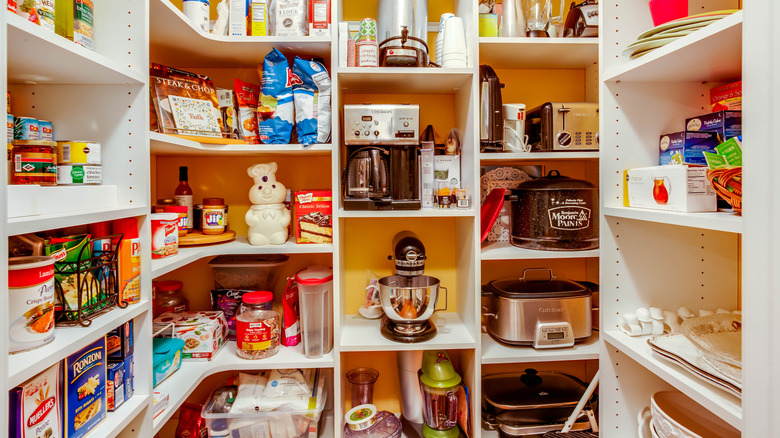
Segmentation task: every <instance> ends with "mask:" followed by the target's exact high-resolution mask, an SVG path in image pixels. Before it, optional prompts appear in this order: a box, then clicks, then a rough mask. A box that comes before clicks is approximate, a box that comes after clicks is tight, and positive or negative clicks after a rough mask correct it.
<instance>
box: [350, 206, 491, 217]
mask: <svg viewBox="0 0 780 438" xmlns="http://www.w3.org/2000/svg"><path fill="white" fill-rule="evenodd" d="M476 214H477V212H476V210H474V209H473V208H463V209H461V208H423V209H420V210H373V211H372V210H344V209H339V211H338V217H339V218H383V217H385V218H394V217H398V218H401V217H473V216H474V215H476Z"/></svg>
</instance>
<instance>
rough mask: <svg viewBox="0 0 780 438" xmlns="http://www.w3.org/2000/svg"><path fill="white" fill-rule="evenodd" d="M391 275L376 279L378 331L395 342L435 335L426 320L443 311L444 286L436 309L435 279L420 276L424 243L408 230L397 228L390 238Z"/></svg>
mask: <svg viewBox="0 0 780 438" xmlns="http://www.w3.org/2000/svg"><path fill="white" fill-rule="evenodd" d="M393 248H394V250H393V251H394V252H393V255H392V256H388V259H389V260H395V274H396V275H391V276H389V277H382V278H380V279H379V298H380V300H381V302H382V310H384V312H385V316H384V317H383V318H382V327H381V333H382V336H384V337H385V338H387V339H390V340H391V341H395V342H404V343H414V342H424V341H427V340H430V339H432V338H433V337H434V336H436V326H435V325H434V324H433V322H432V321H431V320H430V318H431V317H432V316H433V314H434V313H435V312H439V311H442V310H447V288H445V287H443V286H441V289H444V293H445V295H444V308H443V309H437V308H436V303H437V301H438V299H439V287H440V286H439V279H438V278H435V277H429V276H427V275H422V274H423V271H424V268H425V246H424V245H423V243H422V241H420V239H419V238H418V237H417V235H415V234H414V233H412V232H411V231H401V232H400V233H398V234H396V235H395V237H394V238H393Z"/></svg>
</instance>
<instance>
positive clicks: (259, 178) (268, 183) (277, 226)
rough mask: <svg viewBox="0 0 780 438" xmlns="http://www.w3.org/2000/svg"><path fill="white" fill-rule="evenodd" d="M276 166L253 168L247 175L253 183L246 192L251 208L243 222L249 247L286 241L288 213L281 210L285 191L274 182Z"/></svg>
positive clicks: (262, 165)
mask: <svg viewBox="0 0 780 438" xmlns="http://www.w3.org/2000/svg"><path fill="white" fill-rule="evenodd" d="M276 169H277V167H276V163H262V164H255V165H254V166H252V167H250V168H249V169H247V173H248V174H249V176H250V177H252V178H253V179H254V180H255V183H254V185H253V186H252V188H251V189H249V201H250V202H251V203H252V206H251V207H249V210H248V211H247V212H246V216H245V217H244V219H245V220H246V224H247V225H249V232H248V235H247V237H248V238H249V243H250V244H252V245H268V244H272V245H281V244H283V243H284V242H286V241H287V235H288V227H289V225H290V211H289V210H287V208H286V207H285V206H284V200H285V198H286V197H287V189H286V188H285V187H284V184H282V183H280V182H279V181H277V180H276Z"/></svg>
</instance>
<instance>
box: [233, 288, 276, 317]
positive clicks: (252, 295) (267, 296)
mask: <svg viewBox="0 0 780 438" xmlns="http://www.w3.org/2000/svg"><path fill="white" fill-rule="evenodd" d="M253 310H274V293H273V292H268V291H257V292H247V293H245V294H244V295H242V296H241V305H240V306H239V307H238V314H239V315H240V314H242V313H244V312H251V311H253Z"/></svg>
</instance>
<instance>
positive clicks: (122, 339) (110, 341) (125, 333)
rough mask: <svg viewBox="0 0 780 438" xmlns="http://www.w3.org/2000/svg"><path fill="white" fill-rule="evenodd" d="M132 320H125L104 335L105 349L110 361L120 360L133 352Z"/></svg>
mask: <svg viewBox="0 0 780 438" xmlns="http://www.w3.org/2000/svg"><path fill="white" fill-rule="evenodd" d="M134 350H135V347H134V346H133V320H130V321H127V322H126V323H124V324H122V325H120V326H119V327H117V328H115V329H114V330H111V331H110V332H108V334H107V335H106V351H107V354H108V360H109V361H110V362H113V361H117V362H121V361H123V360H125V358H126V357H127V356H130V355H131V354H133V351H134Z"/></svg>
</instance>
